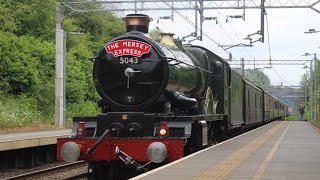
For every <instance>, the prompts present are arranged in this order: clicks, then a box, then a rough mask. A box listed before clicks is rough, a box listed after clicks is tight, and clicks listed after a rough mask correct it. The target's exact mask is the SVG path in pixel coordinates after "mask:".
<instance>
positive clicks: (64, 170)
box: [4, 161, 88, 180]
mask: <svg viewBox="0 0 320 180" xmlns="http://www.w3.org/2000/svg"><path fill="white" fill-rule="evenodd" d="M87 169H88V163H87V162H85V161H77V162H74V163H68V164H64V165H60V166H55V167H52V168H47V169H43V170H38V171H34V172H30V173H25V174H20V175H17V176H11V177H9V178H6V179H4V180H11V179H68V180H71V179H81V178H85V177H86V175H87Z"/></svg>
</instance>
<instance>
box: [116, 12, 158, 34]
mask: <svg viewBox="0 0 320 180" xmlns="http://www.w3.org/2000/svg"><path fill="white" fill-rule="evenodd" d="M122 20H123V21H125V23H126V26H127V32H130V31H139V32H143V33H148V32H149V23H150V21H152V18H150V17H149V16H148V15H145V14H128V15H127V16H126V17H124V18H122Z"/></svg>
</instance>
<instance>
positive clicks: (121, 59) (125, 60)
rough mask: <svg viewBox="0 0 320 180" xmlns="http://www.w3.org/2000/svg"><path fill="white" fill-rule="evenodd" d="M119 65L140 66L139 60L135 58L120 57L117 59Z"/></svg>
mask: <svg viewBox="0 0 320 180" xmlns="http://www.w3.org/2000/svg"><path fill="white" fill-rule="evenodd" d="M119 63H120V64H141V59H140V58H138V57H135V56H121V57H119Z"/></svg>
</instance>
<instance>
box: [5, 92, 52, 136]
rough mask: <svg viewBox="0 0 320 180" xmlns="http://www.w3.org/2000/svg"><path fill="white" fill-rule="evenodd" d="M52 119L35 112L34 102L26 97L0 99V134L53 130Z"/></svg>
mask: <svg viewBox="0 0 320 180" xmlns="http://www.w3.org/2000/svg"><path fill="white" fill-rule="evenodd" d="M53 127H54V126H53V119H52V118H49V117H46V116H44V115H43V114H42V113H41V112H40V111H37V110H36V103H35V100H34V99H32V98H27V97H3V96H2V97H1V98H0V132H7V131H10V132H14V131H29V130H30V131H31V130H38V129H43V128H45V129H48V128H53Z"/></svg>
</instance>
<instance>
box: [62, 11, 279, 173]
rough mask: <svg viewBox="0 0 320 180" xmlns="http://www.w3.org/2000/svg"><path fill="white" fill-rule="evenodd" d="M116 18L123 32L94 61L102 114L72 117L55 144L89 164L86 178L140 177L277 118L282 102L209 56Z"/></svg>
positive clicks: (143, 18) (144, 19)
mask: <svg viewBox="0 0 320 180" xmlns="http://www.w3.org/2000/svg"><path fill="white" fill-rule="evenodd" d="M123 20H124V21H125V22H126V26H127V33H126V34H124V35H121V36H119V37H116V38H115V39H113V40H112V41H110V42H108V43H106V44H105V45H104V47H103V48H102V50H101V51H100V52H99V53H98V55H97V56H96V57H95V58H94V65H93V80H94V84H95V87H96V90H97V92H98V94H99V95H100V97H101V100H100V101H99V102H98V105H99V107H100V108H101V112H102V113H101V114H98V115H97V116H92V117H74V118H73V125H72V134H71V137H69V138H60V139H58V142H57V159H59V160H64V161H67V162H73V161H77V160H86V161H88V162H89V170H88V172H89V173H90V178H92V179H118V178H119V177H120V176H121V169H122V168H124V167H128V166H131V167H134V170H136V171H137V172H144V171H146V170H147V169H148V168H149V167H153V166H157V165H161V164H163V163H166V162H172V161H175V160H177V159H180V158H181V157H183V156H184V155H185V154H188V153H191V152H194V151H197V150H199V149H202V148H204V147H206V146H208V145H210V144H212V143H214V142H216V141H217V139H219V138H221V137H223V136H225V135H226V134H228V133H230V132H231V131H234V130H243V129H244V128H246V127H251V126H255V125H259V124H262V123H265V122H267V121H271V120H273V119H276V118H279V117H281V116H283V112H284V109H285V105H284V104H282V103H281V102H279V101H278V100H276V99H275V98H273V97H272V98H269V99H268V106H265V105H264V103H265V101H264V98H267V97H271V96H270V95H268V94H266V93H264V91H263V89H261V88H259V87H257V86H254V85H253V84H251V83H249V82H248V81H247V80H245V79H243V78H242V77H241V76H240V75H239V74H237V73H236V72H234V71H232V70H231V68H230V66H229V64H228V63H227V62H226V61H224V60H223V59H222V58H221V57H219V56H217V55H216V54H214V53H213V52H211V51H209V50H208V49H206V48H204V47H201V46H194V45H182V42H181V41H180V40H179V39H173V34H171V33H163V34H162V38H161V40H160V41H155V40H153V39H151V38H150V37H149V35H148V34H147V33H148V26H149V22H150V20H151V18H150V17H149V16H147V15H142V14H131V15H127V16H126V17H124V18H123ZM252 94H255V97H256V98H255V99H254V98H252V97H253V96H252ZM250 97H251V98H250ZM253 104H255V106H252V105H253ZM257 104H258V105H257ZM266 108H268V109H266ZM277 108H278V109H277ZM281 108H283V109H281ZM271 109H272V110H271ZM265 112H277V113H278V114H275V113H273V116H271V115H270V113H268V114H267V113H265ZM267 115H268V118H266V117H267ZM266 120H267V121H266Z"/></svg>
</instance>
